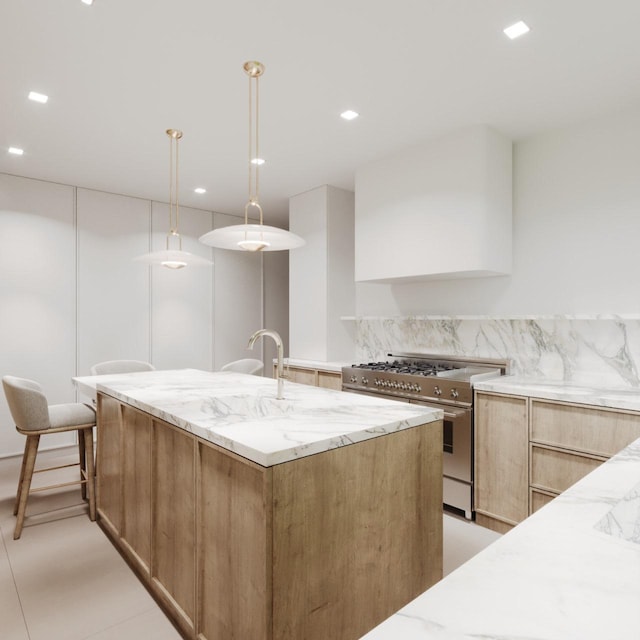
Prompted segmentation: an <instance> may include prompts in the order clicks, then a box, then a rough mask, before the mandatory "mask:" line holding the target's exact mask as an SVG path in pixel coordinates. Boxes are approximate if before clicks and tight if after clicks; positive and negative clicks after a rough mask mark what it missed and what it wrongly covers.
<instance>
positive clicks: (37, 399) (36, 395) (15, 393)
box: [2, 376, 51, 431]
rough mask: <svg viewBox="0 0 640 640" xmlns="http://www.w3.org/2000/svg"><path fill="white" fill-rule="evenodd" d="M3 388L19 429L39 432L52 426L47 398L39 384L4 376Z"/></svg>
mask: <svg viewBox="0 0 640 640" xmlns="http://www.w3.org/2000/svg"><path fill="white" fill-rule="evenodd" d="M2 386H3V387H4V395H5V396H6V398H7V404H8V405H9V411H11V417H12V418H13V421H14V422H15V423H16V427H18V429H20V430H22V431H37V430H40V429H48V428H49V427H50V426H51V423H50V422H49V405H48V403H47V398H46V396H45V395H44V393H42V387H41V386H40V385H39V384H38V383H37V382H35V381H34V380H27V379H26V378H16V377H15V376H4V377H3V378H2Z"/></svg>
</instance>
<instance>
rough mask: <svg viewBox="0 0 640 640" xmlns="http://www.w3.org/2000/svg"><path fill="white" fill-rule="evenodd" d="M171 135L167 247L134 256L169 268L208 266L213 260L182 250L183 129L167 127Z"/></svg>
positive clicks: (138, 259) (148, 262) (141, 260)
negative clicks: (181, 177)
mask: <svg viewBox="0 0 640 640" xmlns="http://www.w3.org/2000/svg"><path fill="white" fill-rule="evenodd" d="M166 133H167V135H168V136H169V231H168V232H167V239H166V248H165V249H164V250H162V251H153V252H152V253H145V254H144V255H142V256H138V257H137V258H134V260H135V261H137V262H145V263H147V264H156V265H161V266H163V267H166V268H167V269H182V268H183V267H186V266H187V265H190V266H199V267H206V266H210V265H212V264H213V262H211V260H207V259H206V258H202V257H200V256H196V255H194V254H193V253H189V252H188V251H183V250H182V237H181V236H180V232H179V231H178V224H179V219H180V204H179V202H178V187H179V183H178V176H179V162H180V157H179V154H178V143H179V140H180V138H182V131H178V130H177V129H167V131H166Z"/></svg>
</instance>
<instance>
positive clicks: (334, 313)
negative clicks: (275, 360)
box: [289, 185, 355, 361]
mask: <svg viewBox="0 0 640 640" xmlns="http://www.w3.org/2000/svg"><path fill="white" fill-rule="evenodd" d="M289 227H290V229H291V231H293V232H294V233H296V234H298V235H299V236H301V237H302V238H304V239H305V241H306V244H305V245H304V246H302V247H300V248H298V249H294V250H293V251H291V254H290V257H289V266H290V268H289V332H290V338H291V356H292V357H294V358H303V359H307V360H320V361H334V360H335V361H341V360H349V359H351V358H352V357H353V353H354V342H353V335H352V333H351V331H350V329H351V327H349V326H346V325H345V323H344V322H343V321H342V320H341V319H340V318H341V317H342V316H352V315H353V313H354V310H355V285H354V194H353V192H352V191H345V190H344V189H338V188H336V187H332V186H328V185H323V186H321V187H316V188H315V189H311V190H310V191H306V192H304V193H300V194H298V195H295V196H293V197H291V198H290V199H289Z"/></svg>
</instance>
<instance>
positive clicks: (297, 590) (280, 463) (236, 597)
mask: <svg viewBox="0 0 640 640" xmlns="http://www.w3.org/2000/svg"><path fill="white" fill-rule="evenodd" d="M76 382H77V383H78V385H79V387H80V388H81V389H82V388H83V385H86V384H89V383H93V384H95V385H96V386H97V391H98V394H97V404H98V460H97V503H98V521H99V524H100V526H101V527H102V528H103V529H104V531H105V532H106V533H107V535H109V537H110V538H111V540H112V541H113V542H114V544H115V545H116V546H117V547H118V549H119V550H120V551H121V553H122V554H123V555H124V556H125V558H127V560H128V561H129V562H130V564H131V566H132V567H133V568H134V569H135V570H136V572H137V573H138V575H139V576H140V578H141V579H142V581H143V582H144V583H145V584H146V586H147V587H148V588H149V590H150V591H151V592H152V594H153V595H154V596H155V597H156V599H157V600H158V601H159V602H160V604H161V605H162V606H163V608H164V610H165V611H166V612H167V613H168V615H169V616H170V617H171V619H172V620H173V621H174V623H175V624H176V626H177V627H178V629H179V630H180V631H181V633H182V635H183V636H184V637H185V638H198V639H201V640H206V639H209V640H213V639H214V638H215V639H219V638H225V639H226V638H251V640H284V639H291V640H300V639H302V638H304V639H305V640H316V639H317V640H320V639H322V640H325V639H326V638H332V640H351V639H353V640H355V639H356V638H359V637H360V636H362V635H363V634H364V633H365V632H366V631H368V630H369V629H371V628H373V627H374V626H375V625H376V624H378V623H380V622H381V621H382V620H384V619H385V618H387V617H388V616H389V615H391V614H392V613H393V612H394V611H396V610H397V609H398V608H400V607H401V606H403V605H404V604H406V603H407V602H409V601H410V600H411V599H412V598H414V597H415V596H416V595H418V594H419V593H421V592H422V591H424V590H425V589H426V588H428V587H429V586H431V585H432V584H434V583H435V582H436V581H437V580H439V579H440V577H441V575H442V509H441V494H442V412H441V411H439V410H432V409H429V408H426V407H419V406H412V405H407V404H404V403H398V402H394V401H388V400H382V399H377V398H369V397H365V396H360V395H355V394H347V393H342V392H339V391H330V390H326V389H319V388H315V387H309V386H306V385H297V384H292V383H288V384H286V385H285V398H284V400H276V399H275V392H276V383H275V381H274V380H271V379H267V378H260V377H256V376H246V375H242V374H235V373H209V372H204V371H196V370H180V371H151V372H141V373H132V374H126V375H111V376H97V377H95V378H92V379H83V378H79V379H76ZM85 388H86V387H85Z"/></svg>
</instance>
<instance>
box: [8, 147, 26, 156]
mask: <svg viewBox="0 0 640 640" xmlns="http://www.w3.org/2000/svg"><path fill="white" fill-rule="evenodd" d="M9 153H13V155H14V156H21V155H22V154H23V153H24V149H20V148H18V147H9Z"/></svg>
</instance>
